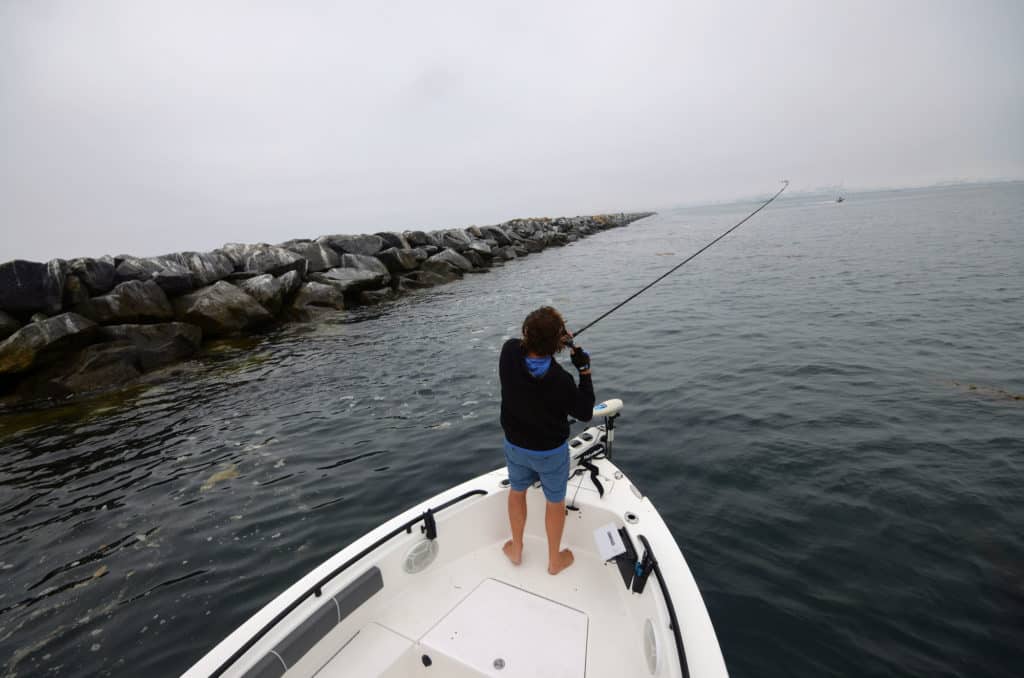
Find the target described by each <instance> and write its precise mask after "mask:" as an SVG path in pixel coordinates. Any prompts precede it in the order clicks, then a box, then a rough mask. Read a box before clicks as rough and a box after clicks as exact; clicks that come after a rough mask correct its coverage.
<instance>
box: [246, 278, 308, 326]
mask: <svg viewBox="0 0 1024 678" xmlns="http://www.w3.org/2000/svg"><path fill="white" fill-rule="evenodd" d="M237 284H238V287H240V288H241V289H242V290H243V291H244V292H245V293H246V294H248V295H249V296H250V297H252V298H253V299H255V300H256V301H258V302H260V304H261V305H262V306H263V308H265V309H267V310H268V311H270V312H271V313H273V314H274V315H277V314H278V313H280V312H281V309H282V308H284V307H285V305H286V304H287V302H288V301H289V300H290V299H291V297H292V296H294V295H295V293H296V292H298V290H299V287H301V286H302V278H301V277H300V276H299V273H298V271H288V272H287V273H285V274H284V275H283V276H281V277H279V278H275V277H274V276H272V275H270V274H269V273H264V274H263V275H260V276H257V277H255V278H249V279H248V280H243V281H241V282H239V283H237Z"/></svg>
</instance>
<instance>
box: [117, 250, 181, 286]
mask: <svg viewBox="0 0 1024 678" xmlns="http://www.w3.org/2000/svg"><path fill="white" fill-rule="evenodd" d="M163 269H164V265H163V264H162V263H160V262H159V261H157V260H155V259H151V258H143V257H130V256H121V257H118V258H117V267H116V268H115V269H114V282H115V283H117V282H124V281H126V280H149V279H150V278H152V277H153V274H154V273H157V272H159V271H162V270H163ZM186 270H187V269H186Z"/></svg>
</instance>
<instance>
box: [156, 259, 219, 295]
mask: <svg viewBox="0 0 1024 678" xmlns="http://www.w3.org/2000/svg"><path fill="white" fill-rule="evenodd" d="M157 258H158V259H159V260H160V261H162V262H165V263H167V264H172V263H176V264H181V265H182V266H184V267H185V268H186V269H188V271H189V273H191V274H192V284H193V286H194V287H196V288H199V287H206V286H207V285H212V284H213V283H215V282H217V281H218V280H223V279H224V278H226V277H228V276H229V275H231V274H232V273H234V271H235V265H234V263H232V261H231V258H230V257H228V255H226V254H224V253H223V252H221V251H220V250H213V251H212V252H177V253H175V254H165V255H164V256H162V257H157Z"/></svg>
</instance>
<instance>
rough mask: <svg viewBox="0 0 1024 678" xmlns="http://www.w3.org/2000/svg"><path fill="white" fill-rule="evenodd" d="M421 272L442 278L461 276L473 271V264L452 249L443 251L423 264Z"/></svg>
mask: <svg viewBox="0 0 1024 678" xmlns="http://www.w3.org/2000/svg"><path fill="white" fill-rule="evenodd" d="M422 268H423V270H425V271H431V272H432V273H437V274H439V275H442V276H448V275H450V274H452V273H454V274H456V275H461V274H463V273H469V272H470V271H472V270H473V264H472V263H470V261H469V260H468V259H466V257H464V256H462V255H461V254H459V253H458V252H456V251H455V250H452V249H443V250H441V251H440V252H438V253H437V254H435V255H434V256H432V257H430V258H429V259H427V260H426V261H424V262H423V265H422Z"/></svg>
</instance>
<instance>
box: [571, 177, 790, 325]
mask: <svg viewBox="0 0 1024 678" xmlns="http://www.w3.org/2000/svg"><path fill="white" fill-rule="evenodd" d="M782 184H783V185H782V188H780V189H779V191H778V193H776V194H775V195H773V196H772V197H770V198H768V199H767V200H765V201H764V203H762V204H761V206H760V207H758V208H757V209H756V210H754V211H753V212H751V213H750V214H748V215H747V216H745V217H743V219H742V220H741V221H740V222H739V223H738V224H736V225H735V226H733V227H732V228H730V229H729V230H728V231H726V232H725V233H723V234H722V235H720V236H718V237H717V238H715V239H714V240H712V241H711V242H709V243H708V244H707V245H704V247H701V248H700V249H699V250H697V251H696V252H694V253H693V254H691V255H690V256H688V257H687V258H686V259H684V260H683V261H681V262H680V263H678V264H676V265H675V266H673V267H672V268H670V269H669V270H667V271H665V272H664V273H662V274H661V275H660V276H658V277H657V278H656V279H655V280H654V281H653V282H651V283H650V284H649V285H647V286H646V287H644V288H643V289H641V290H640V291H639V292H636V293H634V294H631V295H630V296H629V297H628V298H626V299H625V300H624V301H622V302H620V303H618V304H616V305H615V306H614V307H613V308H612V309H611V310H609V311H606V312H604V313H602V314H601V315H600V316H598V318H597V320H592V321H590V322H589V323H587V324H586V325H584V326H583V327H581V328H580V329H578V330H576V331H575V332H573V335H572V336H573V339H574V340H575V339H576V337H578V336H580V335H581V334H583V332H584V331H585V330H586V329H588V328H590V327H593V326H594V325H596V324H597V323H599V322H601V321H602V320H604V319H605V318H607V317H608V316H610V315H611V314H612V313H615V311H617V310H619V309H620V308H622V307H623V306H625V305H626V304H628V303H629V302H631V301H633V300H634V299H636V298H637V297H639V296H640V295H641V294H643V293H644V292H646V291H647V290H649V289H651V288H652V287H654V286H655V285H657V284H658V283H659V282H661V281H662V280H664V279H665V278H667V277H668V276H670V275H672V274H673V273H675V272H676V271H677V270H678V269H680V268H682V267H683V265H684V264H686V263H688V262H689V261H691V260H692V259H694V258H696V256H697V255H698V254H700V253H701V252H703V251H704V250H706V249H708V248H709V247H711V246H712V245H714V244H715V243H716V242H718V241H719V240H721V239H722V238H724V237H725V236H727V235H729V234H730V233H732V232H733V231H735V230H736V229H737V228H739V227H740V226H742V225H743V224H745V223H746V222H747V220H749V219H750V217H752V216H754V215H755V214H757V213H758V212H760V211H761V210H763V209H764V208H765V207H768V205H770V204H771V203H772V202H773V201H774V200H775V199H776V198H778V197H779V196H780V195H782V192H783V191H785V190H786V189H787V188H789V180H788V179H783V180H782ZM570 345H571V342H570Z"/></svg>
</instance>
